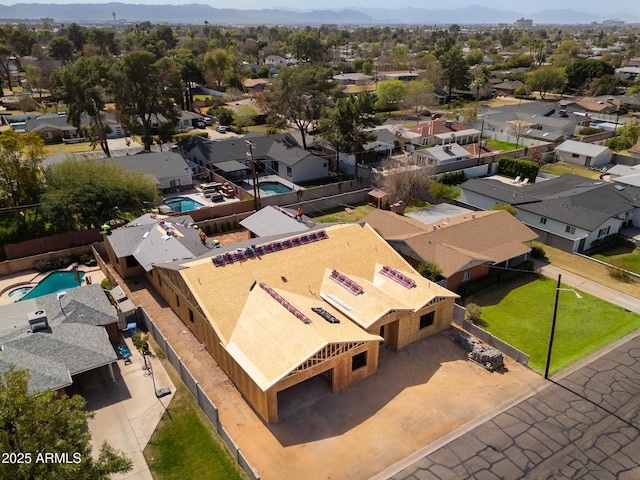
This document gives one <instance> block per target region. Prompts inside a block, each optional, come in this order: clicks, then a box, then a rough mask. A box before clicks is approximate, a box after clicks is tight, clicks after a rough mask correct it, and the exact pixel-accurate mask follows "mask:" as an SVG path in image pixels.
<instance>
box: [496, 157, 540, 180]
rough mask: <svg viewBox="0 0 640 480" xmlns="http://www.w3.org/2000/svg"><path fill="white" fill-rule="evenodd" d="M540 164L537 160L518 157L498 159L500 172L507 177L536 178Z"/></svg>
mask: <svg viewBox="0 0 640 480" xmlns="http://www.w3.org/2000/svg"><path fill="white" fill-rule="evenodd" d="M539 169H540V166H539V165H538V164H537V163H536V162H531V161H529V160H518V159H517V158H510V157H502V158H501V159H500V160H498V173H499V174H501V175H506V176H507V177H512V178H515V177H518V176H519V177H522V178H529V179H531V180H535V178H536V177H537V176H538V170H539Z"/></svg>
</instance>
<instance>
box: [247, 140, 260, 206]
mask: <svg viewBox="0 0 640 480" xmlns="http://www.w3.org/2000/svg"><path fill="white" fill-rule="evenodd" d="M245 142H246V143H247V145H248V147H249V159H250V160H251V178H252V179H253V202H254V208H255V210H256V212H257V211H258V210H260V186H259V185H258V173H257V171H256V162H255V160H254V158H253V143H252V142H251V140H245Z"/></svg>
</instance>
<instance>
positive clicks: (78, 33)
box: [67, 23, 87, 52]
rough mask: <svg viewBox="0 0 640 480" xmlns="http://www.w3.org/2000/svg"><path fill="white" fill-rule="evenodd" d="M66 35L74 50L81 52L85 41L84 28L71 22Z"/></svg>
mask: <svg viewBox="0 0 640 480" xmlns="http://www.w3.org/2000/svg"><path fill="white" fill-rule="evenodd" d="M67 37H68V38H69V40H71V43H73V48H74V49H75V51H76V52H82V49H83V48H84V44H85V43H86V41H87V33H86V29H85V28H84V27H81V26H80V25H78V24H77V23H72V24H71V25H69V28H68V29H67Z"/></svg>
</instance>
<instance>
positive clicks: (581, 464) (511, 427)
mask: <svg viewBox="0 0 640 480" xmlns="http://www.w3.org/2000/svg"><path fill="white" fill-rule="evenodd" d="M451 437H455V438H454V439H452V440H451V441H450V442H448V443H446V444H445V445H443V446H441V447H440V445H435V446H427V447H425V448H424V449H423V450H422V451H420V452H416V455H414V456H412V457H411V458H408V459H406V462H405V464H404V465H403V462H399V463H398V464H396V465H394V466H393V467H391V468H389V469H387V470H385V472H383V473H382V474H381V475H379V476H376V477H373V478H392V479H394V480H418V479H420V480H425V479H459V478H482V479H498V478H505V479H515V478H554V479H560V478H567V479H576V478H588V479H598V480H603V479H629V480H631V479H637V478H640V332H635V333H634V334H632V335H630V336H629V337H627V338H625V339H623V340H622V341H620V342H617V343H616V344H615V345H614V346H613V348H611V349H610V350H609V351H607V352H606V353H604V355H603V354H602V353H600V354H597V355H595V356H593V357H591V358H590V359H587V361H585V362H582V363H581V364H580V365H578V366H576V367H574V368H573V369H571V370H570V371H567V372H564V373H563V374H560V375H558V376H556V377H554V378H553V381H550V382H548V383H547V387H546V388H544V389H542V390H541V391H539V392H538V393H537V394H535V395H533V396H531V397H529V398H527V399H526V400H524V401H522V402H520V403H518V404H517V405H514V406H512V407H510V408H508V409H506V410H504V411H502V412H499V413H498V414H497V415H496V416H494V417H493V418H490V419H488V420H487V421H485V422H483V423H482V424H480V425H478V426H476V427H475V428H469V427H468V426H467V427H465V426H463V427H462V428H461V429H459V430H458V431H457V432H454V434H453V435H452V436H450V437H449V438H448V439H447V440H449V439H451ZM434 447H435V448H434ZM438 447H439V448H438ZM418 456H421V457H422V458H419V459H416V457H418ZM409 461H411V464H408V462H409Z"/></svg>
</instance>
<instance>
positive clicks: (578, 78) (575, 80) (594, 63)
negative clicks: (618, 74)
mask: <svg viewBox="0 0 640 480" xmlns="http://www.w3.org/2000/svg"><path fill="white" fill-rule="evenodd" d="M565 73H566V75H567V83H568V85H569V87H570V88H574V89H576V90H582V89H584V88H585V87H586V86H587V84H588V83H590V82H591V81H592V80H593V79H597V78H600V77H602V76H604V75H613V74H614V73H615V69H614V68H613V66H611V64H609V63H608V62H605V61H603V60H578V61H576V62H574V63H572V64H570V65H568V66H567V68H566V69H565Z"/></svg>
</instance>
